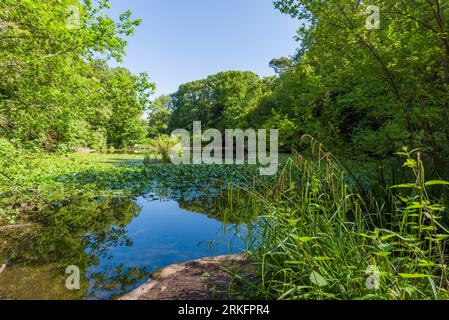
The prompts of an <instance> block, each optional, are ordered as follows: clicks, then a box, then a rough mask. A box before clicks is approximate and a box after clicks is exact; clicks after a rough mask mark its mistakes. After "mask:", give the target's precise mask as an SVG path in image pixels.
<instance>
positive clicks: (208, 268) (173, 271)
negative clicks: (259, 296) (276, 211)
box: [119, 254, 251, 300]
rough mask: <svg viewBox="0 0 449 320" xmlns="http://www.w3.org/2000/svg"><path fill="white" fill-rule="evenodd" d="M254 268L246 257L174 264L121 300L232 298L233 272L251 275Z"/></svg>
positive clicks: (220, 257) (224, 257) (239, 255)
mask: <svg viewBox="0 0 449 320" xmlns="http://www.w3.org/2000/svg"><path fill="white" fill-rule="evenodd" d="M250 269H251V268H250V266H249V263H248V261H247V259H246V257H245V255H243V254H237V255H226V256H219V257H212V258H204V259H199V260H194V261H190V262H185V263H179V264H174V265H171V266H168V267H165V268H162V269H159V270H158V271H156V272H155V273H154V274H153V276H152V277H151V279H150V280H149V281H148V282H147V283H145V284H144V285H142V286H140V287H139V288H137V289H135V290H134V291H132V292H131V293H129V294H127V295H124V296H122V297H121V298H119V300H223V299H226V298H228V296H229V286H230V284H231V282H232V273H233V272H239V274H240V275H243V276H250V275H251V271H250Z"/></svg>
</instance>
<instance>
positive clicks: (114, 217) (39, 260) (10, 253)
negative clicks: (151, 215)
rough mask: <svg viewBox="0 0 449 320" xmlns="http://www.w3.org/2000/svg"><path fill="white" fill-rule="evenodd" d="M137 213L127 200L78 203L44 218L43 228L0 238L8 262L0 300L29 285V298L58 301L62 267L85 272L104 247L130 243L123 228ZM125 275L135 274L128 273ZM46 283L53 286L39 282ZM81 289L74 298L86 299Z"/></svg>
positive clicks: (22, 291) (1, 252) (20, 294)
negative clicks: (44, 298)
mask: <svg viewBox="0 0 449 320" xmlns="http://www.w3.org/2000/svg"><path fill="white" fill-rule="evenodd" d="M140 210H141V208H140V207H139V206H138V205H137V204H136V203H135V201H133V200H132V199H126V198H102V199H96V200H80V201H77V202H75V203H73V204H72V205H70V206H68V207H66V208H63V209H61V210H59V211H58V212H56V213H54V214H52V215H49V218H48V219H47V220H46V221H45V226H43V227H39V228H34V229H31V230H27V231H22V232H17V233H4V234H0V243H1V244H2V245H1V246H0V259H1V260H2V261H6V260H7V261H8V267H7V268H6V270H5V271H4V272H3V273H2V275H1V276H0V287H1V288H2V289H1V290H0V298H1V297H2V296H5V295H9V294H8V292H9V291H14V295H15V296H14V297H12V296H11V298H20V297H29V296H30V295H29V290H30V286H32V287H33V288H36V292H35V294H36V296H32V297H31V298H42V295H45V297H46V298H55V297H61V296H63V297H64V296H65V295H64V294H63V293H62V292H65V291H68V290H67V289H66V288H65V286H64V284H65V279H66V277H67V275H66V274H65V269H66V267H67V266H68V265H76V266H78V267H79V268H80V270H87V269H88V268H89V267H92V266H97V265H98V263H99V259H100V257H104V256H105V255H106V252H107V250H108V249H109V248H111V247H115V246H120V245H131V242H130V240H129V239H128V238H127V237H126V231H125V227H126V226H127V225H128V224H129V223H130V222H131V220H132V219H133V218H134V217H136V216H137V215H138V214H139V212H140ZM130 274H134V275H136V273H135V272H133V271H130ZM26 278H28V280H26ZM50 279H54V280H53V281H54V282H55V283H57V284H58V285H55V286H53V287H51V288H48V287H49V285H48V283H40V282H41V281H42V282H43V281H45V282H48V281H51V280H50ZM30 281H31V283H30ZM84 282H87V283H88V281H86V279H82V281H81V283H84ZM43 287H45V288H47V289H46V290H47V292H41V293H40V294H41V295H40V296H39V290H38V289H39V288H43ZM8 288H9V289H8ZM87 289H88V288H87V286H83V285H82V290H81V291H82V292H79V293H78V295H79V297H78V298H81V297H82V296H87ZM48 290H50V291H51V292H48ZM27 291H28V292H27ZM71 294H72V293H67V294H66V295H67V296H71Z"/></svg>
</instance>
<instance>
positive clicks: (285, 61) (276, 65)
mask: <svg viewBox="0 0 449 320" xmlns="http://www.w3.org/2000/svg"><path fill="white" fill-rule="evenodd" d="M292 65H293V61H292V60H291V59H289V58H285V57H282V58H278V59H272V60H271V61H270V68H272V69H273V70H274V72H275V73H276V74H277V75H280V74H282V73H284V72H285V71H287V70H288V69H290V68H291V67H292Z"/></svg>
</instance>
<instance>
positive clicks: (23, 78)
mask: <svg viewBox="0 0 449 320" xmlns="http://www.w3.org/2000/svg"><path fill="white" fill-rule="evenodd" d="M70 6H72V7H70ZM108 7H109V4H108V1H107V0H98V1H78V0H63V1H55V0H45V1H38V2H36V1H29V0H27V1H17V0H6V1H2V2H1V4H0V27H1V31H0V42H1V46H0V137H5V138H8V139H9V140H11V141H12V142H13V143H14V144H15V145H21V146H23V147H25V148H40V149H44V150H47V151H54V150H57V149H62V150H64V149H68V148H70V147H72V146H87V147H92V148H100V149H102V148H104V145H105V139H107V143H109V144H113V145H115V146H123V145H125V144H132V143H135V142H136V141H139V140H140V139H141V138H142V137H145V135H146V132H145V131H146V129H145V123H144V122H143V121H142V120H140V116H141V115H142V114H143V111H144V110H145V109H146V108H147V105H148V102H149V100H148V95H149V94H151V93H152V91H153V89H154V85H153V84H151V83H149V82H148V77H147V76H146V75H144V74H142V75H139V76H133V75H131V74H130V73H129V72H128V71H126V70H124V69H122V68H115V69H109V68H108V67H107V65H106V63H105V62H103V61H100V60H94V57H96V58H98V57H101V58H105V59H109V58H114V59H117V60H121V58H122V56H123V54H124V50H125V46H126V41H125V39H124V37H125V36H130V35H131V34H132V33H133V30H134V28H135V27H136V26H137V25H139V23H140V21H139V20H132V19H131V13H130V12H125V13H123V14H122V15H121V16H120V21H118V22H115V21H113V20H112V18H110V17H109V16H107V15H106V14H105V10H106V9H107V8H108ZM70 8H72V11H70ZM73 8H78V11H79V24H76V23H74V21H72V20H73V19H75V18H77V17H76V16H72V15H73ZM75 22H76V21H75ZM72 25H74V26H77V27H73V26H72Z"/></svg>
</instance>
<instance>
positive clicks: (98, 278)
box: [89, 264, 154, 299]
mask: <svg viewBox="0 0 449 320" xmlns="http://www.w3.org/2000/svg"><path fill="white" fill-rule="evenodd" d="M153 271H154V270H151V271H149V270H147V269H146V268H137V267H132V268H127V269H126V268H125V266H124V265H123V264H120V265H118V266H115V267H106V268H105V269H103V270H101V271H92V272H89V278H90V279H93V285H92V288H91V290H90V295H92V296H94V297H96V293H97V292H98V294H99V297H98V298H101V293H102V292H108V298H110V299H114V298H118V297H119V296H122V295H124V294H126V293H128V292H129V291H130V290H131V288H135V287H136V286H137V285H139V284H140V283H141V282H142V280H145V279H148V278H149V277H150V275H151V272H153Z"/></svg>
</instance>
